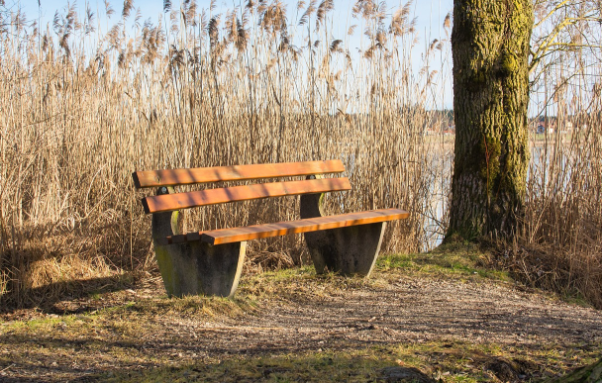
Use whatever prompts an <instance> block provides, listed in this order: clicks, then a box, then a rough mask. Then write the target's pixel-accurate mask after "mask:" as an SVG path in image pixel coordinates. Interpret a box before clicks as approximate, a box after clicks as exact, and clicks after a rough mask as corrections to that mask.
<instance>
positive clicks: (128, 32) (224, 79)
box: [0, 0, 602, 308]
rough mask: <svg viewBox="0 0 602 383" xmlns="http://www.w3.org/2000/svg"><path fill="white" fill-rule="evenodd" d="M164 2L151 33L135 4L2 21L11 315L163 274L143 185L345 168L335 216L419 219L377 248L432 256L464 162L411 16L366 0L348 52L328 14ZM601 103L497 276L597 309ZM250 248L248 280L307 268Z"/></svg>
mask: <svg viewBox="0 0 602 383" xmlns="http://www.w3.org/2000/svg"><path fill="white" fill-rule="evenodd" d="M163 5H164V11H165V13H164V17H163V18H162V19H160V20H159V21H158V22H156V23H153V22H151V21H143V20H141V17H140V12H139V10H138V9H137V4H136V3H135V2H133V1H131V0H126V1H125V2H124V3H123V8H122V9H118V10H115V9H112V8H111V7H110V4H109V3H108V2H106V3H105V9H103V10H100V12H101V14H102V15H101V17H99V15H96V14H95V12H96V10H93V9H91V8H90V7H88V6H84V9H78V8H76V6H75V5H71V6H70V7H68V8H67V9H66V10H65V11H64V12H62V13H61V12H57V13H56V15H55V17H54V19H53V23H52V25H50V26H39V25H37V24H36V22H35V21H29V20H27V18H26V16H25V15H23V14H22V13H21V12H12V13H11V12H9V11H7V10H5V9H4V8H2V9H0V17H1V20H0V26H1V28H2V29H1V30H0V35H1V36H2V39H1V40H0V85H1V86H0V301H1V302H2V304H3V307H5V308H6V307H19V306H26V307H31V306H35V305H37V304H40V303H41V302H43V301H44V299H45V298H48V297H50V296H54V297H56V296H65V295H69V294H81V293H84V294H85V293H87V292H88V291H85V289H84V290H83V291H82V290H81V286H80V285H78V289H80V291H70V290H69V289H70V287H69V286H73V284H69V283H67V282H70V281H74V280H94V279H96V280H101V279H102V278H106V277H111V276H115V275H116V274H123V273H130V272H138V271H141V270H153V269H154V268H155V263H154V261H153V250H152V244H151V242H150V234H149V231H150V218H149V217H147V216H145V215H144V214H143V210H142V207H141V204H140V203H139V199H140V198H141V197H142V196H143V195H144V193H137V192H135V191H134V188H133V184H132V181H131V173H132V172H133V171H135V170H148V169H162V168H176V167H203V166H219V165H233V164H251V163H265V162H286V161H305V160H318V159H334V158H340V159H342V160H343V162H344V163H345V166H346V168H347V169H348V174H346V175H347V176H349V177H350V178H351V182H352V184H353V185H354V190H353V191H351V192H346V193H342V194H339V195H333V196H331V197H329V198H328V200H327V203H328V209H327V210H328V211H329V213H331V214H334V213H338V212H343V211H344V212H351V211H359V210H365V209H375V208H385V207H401V208H405V209H407V210H409V211H410V212H411V217H410V219H408V220H405V221H403V222H396V223H393V224H391V225H390V226H389V228H388V229H387V234H386V238H385V241H384V243H383V249H382V250H383V251H384V252H404V253H405V252H419V251H424V250H425V249H428V248H432V247H433V246H435V245H436V244H437V240H436V237H437V236H438V235H440V234H441V233H444V232H445V229H446V225H447V224H446V214H447V200H448V197H449V179H450V176H451V175H450V173H449V172H450V169H451V168H452V167H451V163H452V161H453V154H452V153H453V148H452V145H450V144H449V142H448V141H446V138H445V137H443V136H442V135H435V136H426V135H425V133H426V131H427V129H429V128H432V127H438V126H440V125H441V124H442V117H441V116H442V114H441V113H437V112H433V111H431V110H433V109H440V108H441V105H439V104H438V101H437V100H439V99H441V98H442V94H443V92H444V84H445V79H443V78H441V76H440V73H441V68H440V67H438V66H439V65H440V64H437V65H435V64H433V62H434V57H435V55H439V54H440V51H441V50H445V49H449V44H447V41H446V38H443V39H441V40H440V41H433V42H432V43H429V44H426V46H427V47H428V48H427V49H426V52H425V53H424V54H423V57H422V68H421V69H420V70H415V68H414V64H413V61H412V57H413V55H416V54H417V53H416V44H418V43H419V40H418V38H417V33H416V31H415V25H414V22H413V21H412V20H410V9H411V3H408V4H404V5H402V6H401V7H400V8H399V9H397V10H393V11H392V12H391V11H390V9H389V8H387V7H386V5H384V3H381V2H377V1H371V0H368V1H367V0H364V1H358V2H357V3H355V4H354V6H353V8H352V10H351V12H352V15H353V16H354V17H353V18H351V20H352V24H350V25H347V26H346V27H345V30H346V32H345V33H344V35H341V36H335V35H334V34H335V33H333V31H336V30H337V29H336V28H335V27H334V21H333V13H332V12H333V3H332V1H328V0H323V1H321V2H318V1H316V0H310V1H305V2H304V1H300V2H298V5H297V7H292V8H291V7H289V8H287V7H286V6H285V5H284V4H283V3H282V2H280V1H276V0H273V1H252V0H251V1H246V2H245V3H244V5H243V6H241V7H236V8H233V9H230V10H228V11H226V12H222V13H221V14H217V13H216V11H217V10H216V4H215V1H213V2H212V3H211V4H210V7H209V8H208V9H201V8H200V7H198V6H197V4H196V2H195V1H194V0H189V1H184V2H181V4H177V5H176V4H175V3H174V4H172V2H170V1H167V0H166V1H164V4H163ZM2 10H4V11H2ZM449 28H450V20H449V17H448V18H446V19H445V21H444V26H443V30H444V31H445V32H446V35H447V31H448V30H449ZM353 34H356V35H358V36H356V39H361V46H362V50H361V52H355V51H353V50H352V49H351V43H350V37H351V35H353ZM360 34H361V36H360ZM442 56H445V55H442ZM444 65H447V64H444ZM435 67H437V68H436V69H437V70H434V68H435ZM448 85H449V84H448ZM598 93H599V92H598ZM595 94H596V93H595V92H591V97H592V98H591V100H592V102H591V103H590V104H588V105H587V108H586V107H585V106H583V107H581V108H576V109H575V111H573V112H571V113H572V114H571V115H573V116H578V118H577V117H575V118H576V119H578V120H579V123H578V124H577V126H578V128H576V129H577V130H576V131H575V132H574V133H573V134H572V135H571V136H570V137H572V140H571V141H570V142H564V141H561V140H560V138H559V141H558V144H555V142H556V141H554V139H553V137H551V138H550V139H549V142H548V144H547V147H548V148H553V150H549V151H547V152H546V153H545V156H543V155H542V157H541V158H544V157H545V158H546V159H545V160H543V161H540V162H537V161H535V160H533V164H532V168H531V171H530V178H529V188H528V205H527V214H526V219H525V222H524V226H523V235H521V237H520V238H517V241H516V243H515V244H514V245H513V246H510V245H508V244H505V247H504V249H505V250H507V252H506V253H505V254H504V253H503V252H501V253H500V256H499V257H496V258H495V259H494V263H495V264H496V265H498V266H500V267H504V268H508V269H511V270H513V271H515V273H516V274H517V275H519V276H522V278H523V279H524V280H525V281H527V282H528V283H533V284H535V285H546V286H551V287H553V288H555V289H557V290H558V289H560V290H562V289H566V288H570V289H577V290H578V291H579V292H581V294H582V295H583V296H585V297H587V298H588V299H590V301H591V302H594V303H595V304H596V305H597V306H598V307H602V297H601V294H602V293H601V292H602V281H601V277H600V273H601V270H602V265H601V263H602V261H601V259H602V258H601V256H600V254H601V253H600V243H602V234H601V229H600V228H601V227H602V212H601V208H600V206H601V205H600V202H599V201H600V193H601V189H600V188H601V186H600V185H602V183H601V182H600V174H602V163H601V162H600V161H601V160H600V158H602V149H601V147H600V145H601V141H600V139H601V138H600V137H602V134H601V133H602V132H601V131H600V126H601V125H600V121H599V118H600V110H601V109H602V108H601V106H600V102H599V99H596V98H594V96H595ZM437 129H439V128H437ZM558 137H560V136H558ZM534 157H535V156H534ZM200 187H213V185H209V186H207V185H205V186H200ZM296 218H298V201H297V199H295V198H282V199H270V201H254V202H245V203H239V204H236V205H234V206H228V207H227V208H224V207H211V208H204V209H196V210H193V211H190V212H187V214H186V218H185V220H184V222H183V225H184V230H186V231H190V230H203V229H213V228H220V227H232V226H238V225H246V224H252V223H261V222H274V221H276V220H290V219H296ZM251 245H252V248H251V249H250V255H251V256H250V263H249V264H248V265H247V266H248V267H249V268H254V269H256V270H262V269H265V268H268V269H269V268H278V267H289V266H292V265H299V264H302V263H304V262H307V261H308V258H307V254H306V253H305V250H304V246H303V242H302V237H301V236H288V237H282V238H278V239H272V240H265V241H255V242H253V243H252V244H251ZM513 249H514V250H516V251H514V250H513ZM521 249H523V250H521ZM524 249H528V251H527V250H524ZM535 250H537V251H539V253H537V252H536V251H535ZM540 253H541V254H545V257H544V256H543V255H542V256H539V255H537V254H540ZM542 257H543V258H542ZM542 273H543V274H542ZM542 275H543V276H544V277H542ZM552 275H553V277H552ZM545 276H550V278H547V279H546V278H545ZM91 285H94V286H96V285H95V284H93V283H92V284H91ZM95 288H96V287H95Z"/></svg>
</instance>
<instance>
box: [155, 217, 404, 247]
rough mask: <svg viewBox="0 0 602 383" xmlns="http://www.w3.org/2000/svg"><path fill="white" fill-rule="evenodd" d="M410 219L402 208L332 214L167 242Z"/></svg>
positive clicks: (237, 239) (212, 240)
mask: <svg viewBox="0 0 602 383" xmlns="http://www.w3.org/2000/svg"><path fill="white" fill-rule="evenodd" d="M409 216H410V213H408V212H407V211H405V210H401V209H380V210H370V211H364V212H359V213H348V214H340V215H333V216H328V217H319V218H308V219H301V220H298V221H290V222H278V223H269V224H263V225H253V226H247V227H239V228H234V229H220V230H212V231H205V232H199V233H190V234H186V235H179V236H174V237H173V238H171V237H168V238H166V240H167V242H169V243H181V242H186V241H194V240H198V239H199V237H200V239H201V240H202V241H203V242H207V243H210V244H212V245H223V244H226V243H233V242H241V241H248V240H251V239H258V238H268V237H278V236H282V235H287V234H294V233H307V232H310V231H318V230H329V229H337V228H340V227H349V226H357V225H367V224H370V223H378V222H386V221H393V220H397V219H406V218H408V217H409ZM176 237H177V238H176Z"/></svg>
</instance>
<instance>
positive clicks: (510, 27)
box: [447, 0, 533, 240]
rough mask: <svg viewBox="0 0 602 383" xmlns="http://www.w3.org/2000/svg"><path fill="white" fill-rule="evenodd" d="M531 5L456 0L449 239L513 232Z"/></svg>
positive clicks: (522, 184) (519, 197)
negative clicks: (453, 131) (453, 160)
mask: <svg viewBox="0 0 602 383" xmlns="http://www.w3.org/2000/svg"><path fill="white" fill-rule="evenodd" d="M532 28H533V6H532V0H455V1H454V26H453V30H452V52H453V62H454V69H453V77H454V114H455V117H454V118H455V124H456V146H455V164H454V175H453V180H452V201H451V212H450V226H449V231H448V234H447V236H448V238H449V237H451V236H452V235H455V234H459V235H460V236H461V237H462V238H464V239H467V240H476V239H479V238H482V237H483V236H490V235H491V236H493V237H497V238H508V237H511V236H512V235H514V234H515V232H516V228H517V220H518V219H519V217H520V216H521V214H522V212H523V205H524V197H525V189H526V175H527V165H528V160H529V152H528V146H527V135H528V130H527V129H528V128H527V123H528V120H527V106H528V102H529V94H528V92H529V69H528V58H529V42H530V38H531V31H532Z"/></svg>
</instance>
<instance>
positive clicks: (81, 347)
mask: <svg viewBox="0 0 602 383" xmlns="http://www.w3.org/2000/svg"><path fill="white" fill-rule="evenodd" d="M94 305H96V306H97V307H94ZM100 306H102V307H104V308H100ZM54 307H55V309H57V307H58V308H61V307H62V309H63V310H64V312H65V313H63V314H56V313H52V312H51V311H48V310H46V311H44V310H40V309H39V308H38V309H33V308H32V309H29V310H28V311H27V312H26V313H25V314H24V313H23V312H20V313H17V312H13V313H11V315H12V317H11V316H7V315H5V316H4V321H3V322H2V323H1V324H0V382H44V381H96V380H100V381H102V380H103V379H106V378H110V377H114V376H119V374H120V373H122V372H124V371H134V372H135V371H148V370H149V369H153V368H164V367H171V368H179V367H181V366H189V365H194V364H195V363H196V364H198V363H201V364H203V365H210V364H216V363H217V364H219V363H222V362H223V361H224V360H228V359H229V358H240V357H253V356H256V355H301V354H303V353H319V352H339V351H341V352H342V351H344V350H362V349H369V348H374V347H376V348H378V347H384V348H387V347H391V346H396V345H420V344H424V345H429V344H468V345H471V346H470V347H477V348H478V347H480V346H479V345H482V348H481V349H482V350H488V351H485V353H490V354H491V355H495V354H498V355H504V352H505V351H504V350H506V351H507V350H519V351H516V352H518V353H519V354H521V355H523V356H525V355H527V356H528V355H531V354H532V355H535V354H537V353H538V352H539V353H541V352H542V350H546V351H545V352H546V353H548V354H550V353H553V354H554V355H556V357H555V358H557V359H559V360H561V362H559V363H561V364H562V367H563V368H570V367H572V366H573V364H574V365H575V366H577V365H579V364H580V363H583V362H585V361H587V360H590V359H591V358H595V357H596V356H595V355H596V353H599V350H600V348H599V347H600V345H602V312H600V311H597V310H594V309H592V308H588V307H586V306H584V305H578V304H572V303H567V302H565V301H563V300H561V299H559V298H558V297H556V296H554V295H552V294H547V293H542V292H540V291H537V290H532V289H528V288H526V287H524V286H521V285H518V284H516V283H513V282H511V281H503V280H499V279H497V278H489V277H483V276H481V275H479V274H478V273H477V272H476V271H472V270H463V271H462V272H460V273H450V272H445V271H443V272H439V271H437V270H435V271H429V272H424V270H423V269H420V268H419V269H418V270H417V269H416V268H414V269H412V268H409V269H408V268H405V269H397V268H391V267H380V268H379V270H377V271H376V273H375V275H374V277H373V278H371V279H370V280H361V279H355V278H352V279H345V278H340V277H336V276H327V277H319V276H316V275H315V274H314V273H313V271H312V270H311V269H310V268H303V269H296V270H289V271H285V272H278V273H264V274H258V275H250V276H245V277H244V278H243V281H242V284H241V287H240V289H239V291H238V292H237V296H236V298H235V299H234V300H227V299H207V298H199V297H191V298H185V299H168V298H166V297H165V291H164V289H163V287H162V285H161V281H160V280H159V279H158V278H157V277H156V275H153V276H152V278H151V277H149V278H147V280H146V281H145V282H144V281H143V282H139V283H137V284H135V285H133V286H131V288H128V289H125V290H122V291H117V292H110V293H106V294H96V295H94V296H93V297H86V298H82V299H80V300H72V301H68V300H65V301H62V302H57V303H56V304H55V305H54ZM16 315H21V316H24V318H25V319H15V316H16ZM417 350H418V349H417ZM496 350H498V351H496ZM500 350H501V351H500ZM416 352H420V351H419V350H418V351H416ZM567 353H572V356H571V357H570V358H569V355H568V354H567ZM565 354H566V355H565ZM512 355H514V354H512V353H511V356H512ZM587 358H590V359H587ZM99 374H100V375H99ZM103 374H104V375H103ZM107 374H108V375H107ZM115 374H117V375H115ZM261 380H263V379H259V378H258V379H256V380H253V379H251V380H250V381H261ZM326 380H328V379H326ZM181 381H186V379H184V380H181ZM201 381H202V380H201ZM318 381H319V380H318ZM443 381H446V380H445V379H443ZM449 381H456V380H449Z"/></svg>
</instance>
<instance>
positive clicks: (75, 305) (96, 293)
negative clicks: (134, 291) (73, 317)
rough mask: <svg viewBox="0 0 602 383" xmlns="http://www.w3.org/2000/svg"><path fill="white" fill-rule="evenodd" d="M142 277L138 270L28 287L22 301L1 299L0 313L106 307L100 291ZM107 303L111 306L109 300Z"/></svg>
mask: <svg viewBox="0 0 602 383" xmlns="http://www.w3.org/2000/svg"><path fill="white" fill-rule="evenodd" d="M140 279H141V275H140V273H136V272H130V273H125V274H120V275H114V276H109V277H99V278H88V279H76V280H70V281H61V282H54V283H49V284H47V285H44V286H40V287H36V288H33V289H29V290H28V291H27V293H26V294H24V296H25V297H26V300H24V301H21V302H13V301H8V302H4V301H2V300H0V316H10V315H11V314H15V313H16V312H17V311H19V310H31V309H35V310H36V311H38V312H41V313H44V314H60V315H64V314H77V313H84V312H90V311H94V310H97V309H99V308H104V307H107V305H106V303H107V302H102V301H100V300H99V297H100V295H101V294H106V293H112V292H117V291H122V290H126V289H130V288H133V287H134V286H135V285H136V282H137V281H138V280H140ZM108 303H109V306H110V302H108Z"/></svg>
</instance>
